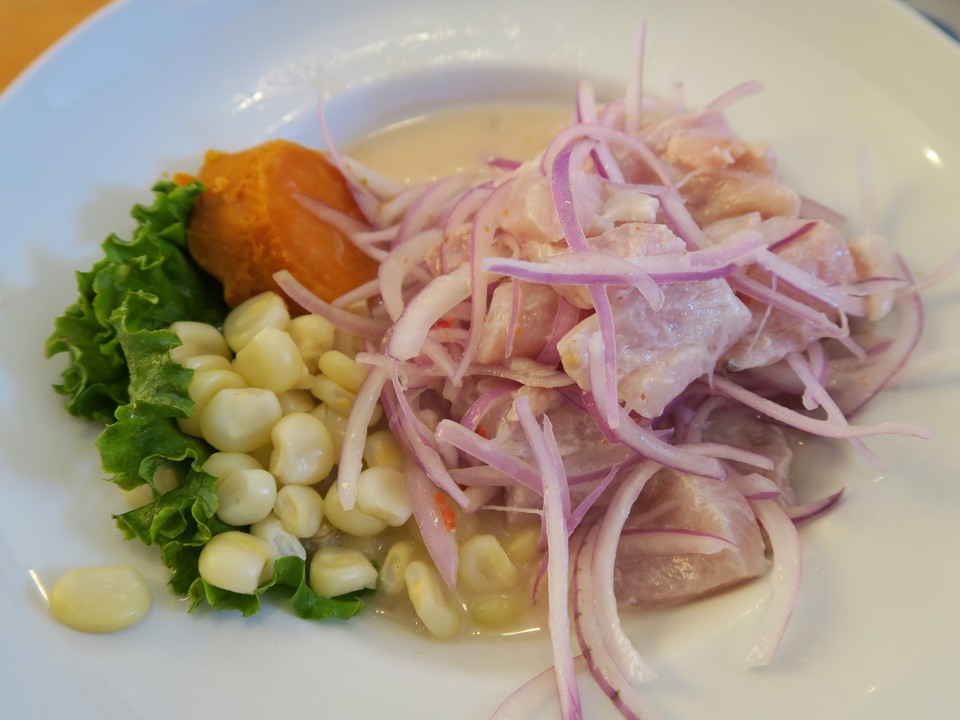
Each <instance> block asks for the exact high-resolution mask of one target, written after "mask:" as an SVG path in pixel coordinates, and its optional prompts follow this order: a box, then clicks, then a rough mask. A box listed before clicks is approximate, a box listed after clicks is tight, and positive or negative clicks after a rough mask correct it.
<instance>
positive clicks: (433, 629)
mask: <svg viewBox="0 0 960 720" xmlns="http://www.w3.org/2000/svg"><path fill="white" fill-rule="evenodd" d="M403 580H404V583H405V584H406V586H407V595H408V596H409V597H410V602H411V603H412V604H413V609H414V610H415V611H416V613H417V617H419V618H420V621H421V622H422V623H423V624H424V626H425V627H426V628H427V630H429V631H430V634H431V635H433V636H434V637H437V638H440V639H441V640H448V639H450V638H452V637H455V636H456V635H457V633H458V632H460V622H461V610H460V608H459V607H458V606H455V605H454V604H453V602H452V601H451V600H450V598H449V597H448V594H447V591H446V588H445V587H444V586H443V583H442V581H441V580H440V576H439V575H438V574H437V573H436V571H434V570H433V569H432V568H431V567H430V566H429V565H427V564H426V563H425V562H423V561H422V560H413V561H412V562H410V563H409V564H408V565H407V569H406V570H405V571H404V573H403Z"/></svg>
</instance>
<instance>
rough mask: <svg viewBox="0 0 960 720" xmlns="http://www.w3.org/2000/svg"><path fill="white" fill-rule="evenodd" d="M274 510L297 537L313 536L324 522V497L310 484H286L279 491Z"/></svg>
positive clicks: (286, 528)
mask: <svg viewBox="0 0 960 720" xmlns="http://www.w3.org/2000/svg"><path fill="white" fill-rule="evenodd" d="M273 512H274V514H275V515H276V516H277V517H278V518H280V522H282V523H283V527H284V529H285V530H287V531H288V532H289V533H291V534H292V535H294V536H295V537H298V538H308V537H313V536H314V535H316V534H317V532H318V531H319V530H320V523H321V522H323V497H322V496H321V495H320V493H318V492H317V491H316V490H314V489H313V488H312V487H310V486H308V485H284V486H283V487H281V488H280V490H279V491H278V492H277V499H276V502H274V504H273Z"/></svg>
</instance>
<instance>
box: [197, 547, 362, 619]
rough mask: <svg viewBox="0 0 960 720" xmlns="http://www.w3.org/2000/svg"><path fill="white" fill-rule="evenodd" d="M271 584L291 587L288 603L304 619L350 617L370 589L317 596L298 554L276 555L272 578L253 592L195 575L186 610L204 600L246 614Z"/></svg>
mask: <svg viewBox="0 0 960 720" xmlns="http://www.w3.org/2000/svg"><path fill="white" fill-rule="evenodd" d="M272 587H284V588H287V589H289V590H293V594H292V595H291V597H290V603H291V605H292V606H293V609H294V611H295V612H296V613H297V615H299V616H300V617H302V618H306V619H308V620H329V619H331V618H339V619H341V620H346V619H347V618H351V617H353V616H354V615H356V614H357V613H359V612H360V611H361V610H363V607H364V604H363V600H361V597H363V596H365V595H369V594H371V593H372V592H373V591H372V590H361V591H359V592H356V593H350V594H348V595H341V596H340V597H335V598H328V597H324V596H323V595H318V594H317V593H315V592H314V591H313V590H311V589H310V586H309V585H307V570H306V563H305V562H304V561H303V560H301V559H300V558H298V557H293V556H287V557H282V558H278V559H277V560H276V561H275V562H274V564H273V578H271V579H270V580H268V581H267V582H266V583H264V584H263V585H261V586H260V587H259V588H257V591H256V593H254V594H253V595H243V594H240V593H235V592H230V591H229V590H224V589H222V588H218V587H214V586H213V585H211V584H210V583H208V582H205V581H204V580H203V579H202V578H199V577H198V578H197V579H196V580H195V581H194V582H193V584H192V585H191V586H190V610H191V612H192V611H193V610H195V609H196V608H197V607H198V606H199V605H201V604H202V603H203V602H206V603H207V604H208V605H210V606H211V607H213V608H217V609H222V610H226V609H231V610H239V611H240V612H241V613H243V615H244V617H247V616H249V615H253V614H254V613H256V612H258V611H259V610H260V608H261V604H262V603H261V599H260V598H261V596H262V595H263V593H265V592H266V591H267V590H269V589H270V588H272Z"/></svg>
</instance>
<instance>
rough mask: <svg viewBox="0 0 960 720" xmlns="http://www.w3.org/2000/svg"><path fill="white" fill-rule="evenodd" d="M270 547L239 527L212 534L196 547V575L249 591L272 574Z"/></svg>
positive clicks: (216, 582) (235, 588)
mask: <svg viewBox="0 0 960 720" xmlns="http://www.w3.org/2000/svg"><path fill="white" fill-rule="evenodd" d="M273 558H274V553H273V548H272V547H271V546H270V545H269V544H267V543H266V542H265V541H263V540H261V539H260V538H258V537H254V536H253V535H250V534H248V533H245V532H241V531H240V530H229V531H227V532H223V533H220V534H219V535H214V536H213V537H212V538H210V541H209V542H208V543H207V544H206V545H204V546H203V549H202V550H201V551H200V561H199V570H200V577H202V578H203V579H204V580H205V581H207V582H208V583H210V584H211V585H213V586H215V587H218V588H222V589H224V590H230V591H231V592H235V593H241V594H243V595H252V594H253V593H254V592H256V589H257V588H258V587H259V586H260V585H261V584H262V583H265V582H266V581H267V580H269V579H270V578H271V576H272V575H273Z"/></svg>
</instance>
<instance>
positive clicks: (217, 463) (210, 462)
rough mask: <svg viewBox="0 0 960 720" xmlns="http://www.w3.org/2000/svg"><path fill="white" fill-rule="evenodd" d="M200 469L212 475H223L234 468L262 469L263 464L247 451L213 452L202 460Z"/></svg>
mask: <svg viewBox="0 0 960 720" xmlns="http://www.w3.org/2000/svg"><path fill="white" fill-rule="evenodd" d="M201 469H202V470H203V471H204V472H205V473H207V474H209V475H213V476H214V477H224V476H225V475H229V474H230V473H232V472H233V471H234V470H245V469H251V470H254V469H255V470H262V469H263V465H261V464H260V463H259V462H258V461H257V459H256V458H255V457H253V455H250V454H248V453H238V452H215V453H213V454H212V455H211V456H210V457H208V458H207V459H206V460H205V461H204V462H203V465H202V466H201Z"/></svg>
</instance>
